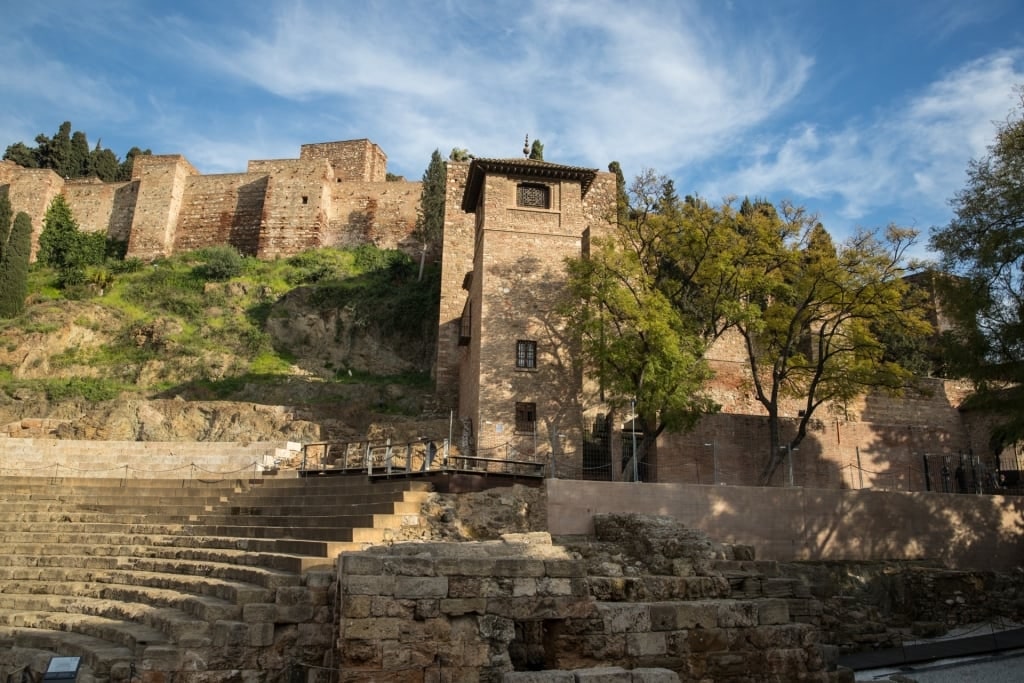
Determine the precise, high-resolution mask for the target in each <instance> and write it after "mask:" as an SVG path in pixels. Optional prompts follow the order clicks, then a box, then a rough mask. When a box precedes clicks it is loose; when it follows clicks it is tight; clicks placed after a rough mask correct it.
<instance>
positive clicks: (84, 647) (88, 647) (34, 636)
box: [0, 626, 133, 680]
mask: <svg viewBox="0 0 1024 683" xmlns="http://www.w3.org/2000/svg"><path fill="white" fill-rule="evenodd" d="M14 646H18V647H24V648H31V649H36V650H46V651H50V652H54V653H58V654H61V655H65V656H70V657H81V658H82V662H83V664H84V665H85V666H87V667H88V668H89V669H90V670H91V671H92V672H93V674H94V675H96V676H102V677H110V678H115V679H117V680H127V679H128V673H129V671H130V670H131V663H132V660H133V654H132V651H131V650H130V649H129V648H126V647H124V646H122V645H117V644H116V643H111V642H108V641H105V640H100V639H98V638H93V637H91V636H86V635H82V634H80V633H71V632H67V631H51V630H48V629H38V628H28V627H19V626H0V649H2V648H5V647H14ZM111 673H114V674H115V675H113V676H111Z"/></svg>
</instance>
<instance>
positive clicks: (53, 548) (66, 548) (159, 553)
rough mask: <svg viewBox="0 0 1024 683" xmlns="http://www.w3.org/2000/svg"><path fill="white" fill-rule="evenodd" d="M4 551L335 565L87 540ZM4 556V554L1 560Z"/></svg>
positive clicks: (301, 567) (11, 546)
mask: <svg viewBox="0 0 1024 683" xmlns="http://www.w3.org/2000/svg"><path fill="white" fill-rule="evenodd" d="M3 552H4V553H6V554H9V555H22V556H26V557H29V556H37V557H46V556H51V555H54V556H62V555H69V556H80V557H89V556H96V557H140V558H142V557H145V558H162V559H181V560H195V561H198V562H218V563H222V564H234V565H241V566H252V567H264V568H266V569H277V570H280V571H284V572H292V573H295V574H302V573H304V572H305V571H308V570H309V569H311V568H313V567H323V566H331V567H333V559H332V558H319V557H303V556H300V555H285V554H280V553H264V552H251V551H246V550H237V549H235V548H177V547H174V546H154V545H139V544H136V545H124V544H119V543H110V544H102V545H97V544H83V543H55V544H49V543H44V544H39V543H7V544H5V545H4V546H3ZM2 561H3V558H2V557H0V562H2Z"/></svg>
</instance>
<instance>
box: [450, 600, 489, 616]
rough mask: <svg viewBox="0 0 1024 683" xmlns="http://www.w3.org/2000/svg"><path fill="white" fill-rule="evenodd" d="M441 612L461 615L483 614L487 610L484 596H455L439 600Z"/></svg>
mask: <svg viewBox="0 0 1024 683" xmlns="http://www.w3.org/2000/svg"><path fill="white" fill-rule="evenodd" d="M440 611H441V613H442V614H448V615H450V616H453V617H456V616H462V615H463V614H484V613H485V612H486V611H487V600H486V599H485V598H455V599H450V598H449V599H445V600H441V601H440Z"/></svg>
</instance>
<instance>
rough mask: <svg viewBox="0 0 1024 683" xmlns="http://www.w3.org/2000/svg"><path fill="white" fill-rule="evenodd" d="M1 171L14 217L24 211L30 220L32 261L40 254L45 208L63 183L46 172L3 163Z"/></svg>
mask: <svg viewBox="0 0 1024 683" xmlns="http://www.w3.org/2000/svg"><path fill="white" fill-rule="evenodd" d="M12 166H13V167H14V168H13V169H12V168H11V167H12ZM0 169H2V170H0V172H2V175H0V187H5V188H6V192H7V198H8V199H9V200H10V202H11V209H12V211H13V212H14V215H17V214H18V213H19V212H21V211H24V212H25V213H27V214H28V215H29V216H31V218H32V254H31V256H30V258H32V259H35V257H36V252H38V251H39V235H40V233H42V231H43V217H44V216H46V208H47V207H48V206H49V205H50V202H51V201H52V200H53V198H54V197H56V196H57V195H58V194H60V191H61V188H62V187H63V185H64V181H63V180H62V179H61V177H60V176H58V175H57V174H56V173H54V172H53V171H51V170H49V169H41V168H20V167H18V166H16V165H14V164H10V163H7V162H4V163H3V164H2V166H0ZM15 169H16V170H15Z"/></svg>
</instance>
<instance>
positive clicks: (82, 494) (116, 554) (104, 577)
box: [0, 476, 429, 683]
mask: <svg viewBox="0 0 1024 683" xmlns="http://www.w3.org/2000/svg"><path fill="white" fill-rule="evenodd" d="M428 492H429V485H428V484H426V483H423V482H417V481H409V480H392V481H377V482H371V481H370V480H369V479H367V478H366V477H365V476H363V477H359V476H355V477H353V476H346V477H309V478H298V477H292V478H284V477H280V478H279V477H264V478H253V479H226V480H211V481H203V480H161V479H127V480H126V479H102V478H81V479H71V478H59V479H57V478H52V477H27V476H9V477H0V681H6V680H8V677H9V676H11V675H14V674H17V673H18V672H22V671H25V670H28V671H33V672H35V673H36V674H37V675H38V672H40V671H43V670H45V666H46V663H47V662H48V661H49V659H50V658H51V657H53V656H77V657H80V658H81V665H82V666H81V669H80V672H79V676H78V680H79V681H83V682H84V681H129V680H133V681H140V680H141V681H151V682H153V683H157V682H162V681H169V680H174V681H175V682H176V683H185V682H188V681H210V680H246V681H270V680H284V679H285V678H286V677H290V676H292V675H298V674H297V672H301V674H302V678H301V679H302V680H307V678H306V677H305V673H306V671H305V669H307V668H308V667H310V666H313V667H317V666H324V665H325V664H328V663H329V661H330V653H331V651H332V649H333V647H334V642H333V637H332V624H333V605H332V602H331V600H330V599H329V596H330V595H332V594H333V591H334V590H335V589H334V586H335V583H336V580H337V579H336V567H335V559H336V557H337V555H338V553H340V552H341V551H343V550H357V549H363V548H366V547H368V546H369V545H372V544H374V543H380V542H382V541H385V540H388V539H389V538H392V537H394V536H395V535H396V534H397V533H399V530H400V529H401V528H402V527H403V526H407V525H416V524H418V521H419V519H418V514H419V510H420V505H421V503H422V501H423V500H424V498H425V496H426V495H427V494H428ZM15 680H20V678H18V679H15Z"/></svg>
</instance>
